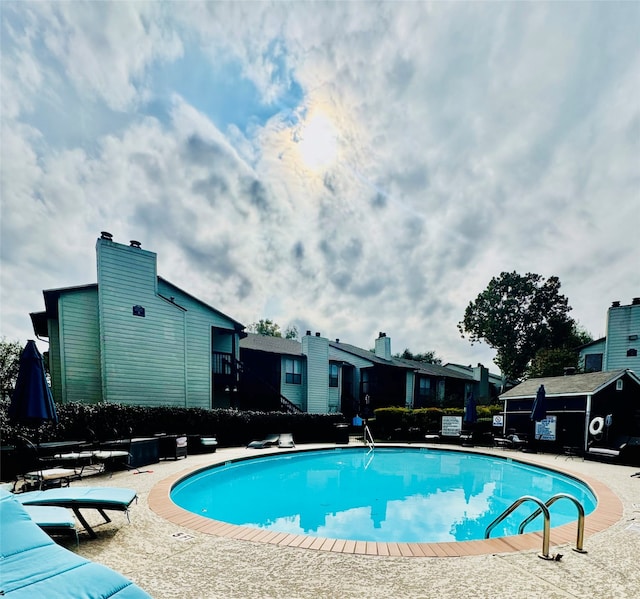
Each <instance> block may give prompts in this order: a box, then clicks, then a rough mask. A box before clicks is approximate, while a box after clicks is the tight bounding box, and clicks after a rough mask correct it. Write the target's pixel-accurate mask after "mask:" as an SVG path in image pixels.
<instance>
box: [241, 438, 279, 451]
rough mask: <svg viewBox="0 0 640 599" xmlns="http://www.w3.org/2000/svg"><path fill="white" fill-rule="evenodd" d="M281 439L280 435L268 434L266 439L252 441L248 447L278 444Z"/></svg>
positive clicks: (258, 447) (256, 447)
mask: <svg viewBox="0 0 640 599" xmlns="http://www.w3.org/2000/svg"><path fill="white" fill-rule="evenodd" d="M279 441H280V435H267V436H266V437H265V438H264V439H261V440H259V441H251V443H249V445H247V447H250V448H252V449H264V448H265V447H273V446H274V445H278V442H279Z"/></svg>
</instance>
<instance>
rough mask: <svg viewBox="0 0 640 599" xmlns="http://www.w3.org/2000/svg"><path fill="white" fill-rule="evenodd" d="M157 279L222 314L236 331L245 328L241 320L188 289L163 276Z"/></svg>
mask: <svg viewBox="0 0 640 599" xmlns="http://www.w3.org/2000/svg"><path fill="white" fill-rule="evenodd" d="M158 281H162V282H163V283H165V284H166V285H170V286H171V287H173V288H174V289H177V290H178V291H179V292H180V293H183V294H184V295H186V296H187V297H189V298H191V299H192V300H194V301H196V302H198V303H199V304H202V305H203V306H204V307H205V308H208V309H209V310H212V311H213V312H216V313H217V314H220V316H223V317H224V318H226V319H227V320H229V321H231V322H232V323H233V324H234V328H235V330H236V331H242V330H243V329H244V328H245V326H244V325H243V324H242V323H241V322H238V321H237V320H235V319H234V318H231V316H228V315H227V314H225V313H224V312H221V311H220V310H218V309H217V308H214V307H213V306H210V305H209V304H207V303H206V302H203V301H202V300H201V299H199V298H197V297H196V296H195V295H191V294H190V293H189V292H188V291H185V290H184V289H182V288H181V287H178V286H177V285H174V284H173V283H172V282H171V281H167V279H165V278H164V277H161V276H158ZM158 295H160V294H158ZM174 303H175V302H174ZM176 305H178V304H177V303H176Z"/></svg>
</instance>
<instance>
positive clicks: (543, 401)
mask: <svg viewBox="0 0 640 599" xmlns="http://www.w3.org/2000/svg"><path fill="white" fill-rule="evenodd" d="M546 417H547V393H546V391H545V390H544V385H540V387H539V388H538V392H537V393H536V398H535V400H534V402H533V408H532V409H531V420H533V421H534V422H540V421H541V420H544V419H545V418H546Z"/></svg>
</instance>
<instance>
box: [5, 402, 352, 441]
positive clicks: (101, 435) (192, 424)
mask: <svg viewBox="0 0 640 599" xmlns="http://www.w3.org/2000/svg"><path fill="white" fill-rule="evenodd" d="M8 407H9V402H8V401H2V402H0V438H1V439H2V443H4V444H10V443H12V442H13V441H14V440H15V438H16V436H18V435H24V436H26V437H28V438H30V439H37V440H39V441H40V442H46V441H68V440H78V439H86V440H89V437H90V433H89V430H91V431H92V432H93V433H94V434H95V437H96V438H97V440H101V441H104V440H108V439H113V438H114V436H119V437H130V436H131V437H146V436H151V435H154V434H156V433H167V434H171V433H174V434H175V433H178V434H188V435H216V436H217V438H218V443H219V445H220V446H221V447H229V446H237V445H246V444H247V443H248V442H249V441H251V440H252V439H262V438H264V437H265V436H266V435H268V434H270V433H284V432H287V433H289V432H290V433H292V434H293V437H294V439H295V440H296V442H298V443H316V442H332V441H334V439H335V435H336V429H335V426H334V425H335V424H336V423H339V422H343V421H344V418H343V416H342V415H341V414H307V413H297V414H287V413H284V412H244V411H238V410H230V409H215V410H204V409H200V408H177V407H170V406H157V407H143V406H128V405H123V404H115V403H106V402H103V403H98V404H83V403H77V402H74V403H67V404H63V405H60V406H57V407H56V409H57V412H58V423H57V424H52V423H47V424H44V425H42V426H41V427H39V428H38V429H37V430H36V429H33V428H30V427H25V426H22V425H15V424H13V423H11V422H10V421H9V419H8V415H7V410H8Z"/></svg>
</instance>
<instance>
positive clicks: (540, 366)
mask: <svg viewBox="0 0 640 599" xmlns="http://www.w3.org/2000/svg"><path fill="white" fill-rule="evenodd" d="M591 341H593V337H592V336H591V334H590V333H588V332H587V331H585V330H584V329H583V328H581V327H580V326H578V324H577V323H574V326H573V328H572V330H571V333H570V334H569V336H568V337H567V339H566V340H565V342H564V344H563V347H554V348H542V349H539V350H538V351H537V352H536V355H535V356H534V358H533V360H532V361H531V364H530V365H529V368H528V370H527V376H528V377H532V378H538V377H543V376H562V375H563V374H565V369H566V368H575V369H576V370H577V369H578V366H579V361H580V354H579V351H578V347H580V346H581V345H584V344H586V343H590V342H591Z"/></svg>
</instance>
